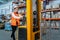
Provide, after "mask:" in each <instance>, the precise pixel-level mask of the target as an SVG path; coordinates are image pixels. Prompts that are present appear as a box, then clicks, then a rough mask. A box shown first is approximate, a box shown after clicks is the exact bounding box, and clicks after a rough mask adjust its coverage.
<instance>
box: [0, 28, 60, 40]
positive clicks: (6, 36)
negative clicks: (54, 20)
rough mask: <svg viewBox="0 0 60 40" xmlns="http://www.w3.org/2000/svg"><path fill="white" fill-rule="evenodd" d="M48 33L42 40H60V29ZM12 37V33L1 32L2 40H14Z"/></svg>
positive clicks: (49, 30)
mask: <svg viewBox="0 0 60 40" xmlns="http://www.w3.org/2000/svg"><path fill="white" fill-rule="evenodd" d="M46 33H47V34H46V35H43V36H42V40H60V29H58V30H55V29H47V31H46ZM10 35H11V31H5V30H0V40H12V39H11V38H10Z"/></svg>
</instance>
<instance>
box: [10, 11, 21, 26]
mask: <svg viewBox="0 0 60 40" xmlns="http://www.w3.org/2000/svg"><path fill="white" fill-rule="evenodd" d="M14 14H15V16H19V14H17V12H14ZM19 20H20V19H16V18H14V17H11V25H12V26H19V25H20V21H19Z"/></svg>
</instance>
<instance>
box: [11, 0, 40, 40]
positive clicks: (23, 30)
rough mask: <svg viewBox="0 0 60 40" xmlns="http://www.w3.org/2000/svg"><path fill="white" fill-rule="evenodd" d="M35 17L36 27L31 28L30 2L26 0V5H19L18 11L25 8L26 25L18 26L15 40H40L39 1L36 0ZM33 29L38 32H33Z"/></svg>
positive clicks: (30, 0) (31, 13)
mask: <svg viewBox="0 0 60 40" xmlns="http://www.w3.org/2000/svg"><path fill="white" fill-rule="evenodd" d="M12 3H13V4H18V2H12ZM37 7H38V8H37V14H38V15H37V16H38V18H37V19H38V21H37V22H38V26H36V27H33V11H32V0H26V5H23V6H21V5H19V9H21V8H26V12H25V13H23V14H24V15H25V14H26V18H27V19H26V22H27V23H26V25H23V26H19V27H18V28H19V29H18V39H17V40H41V37H40V20H41V0H37ZM34 28H38V30H36V31H33V30H34Z"/></svg>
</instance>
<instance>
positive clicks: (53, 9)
mask: <svg viewBox="0 0 60 40" xmlns="http://www.w3.org/2000/svg"><path fill="white" fill-rule="evenodd" d="M53 11H60V8H52V9H45V10H42V11H41V12H42V13H44V12H53ZM42 20H60V18H42Z"/></svg>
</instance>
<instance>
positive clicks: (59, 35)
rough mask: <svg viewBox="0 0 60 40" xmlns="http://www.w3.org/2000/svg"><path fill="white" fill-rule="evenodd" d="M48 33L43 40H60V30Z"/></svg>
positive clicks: (49, 30)
mask: <svg viewBox="0 0 60 40" xmlns="http://www.w3.org/2000/svg"><path fill="white" fill-rule="evenodd" d="M46 33H47V34H46V35H43V36H42V40H60V29H58V30H57V29H47V32H46Z"/></svg>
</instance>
